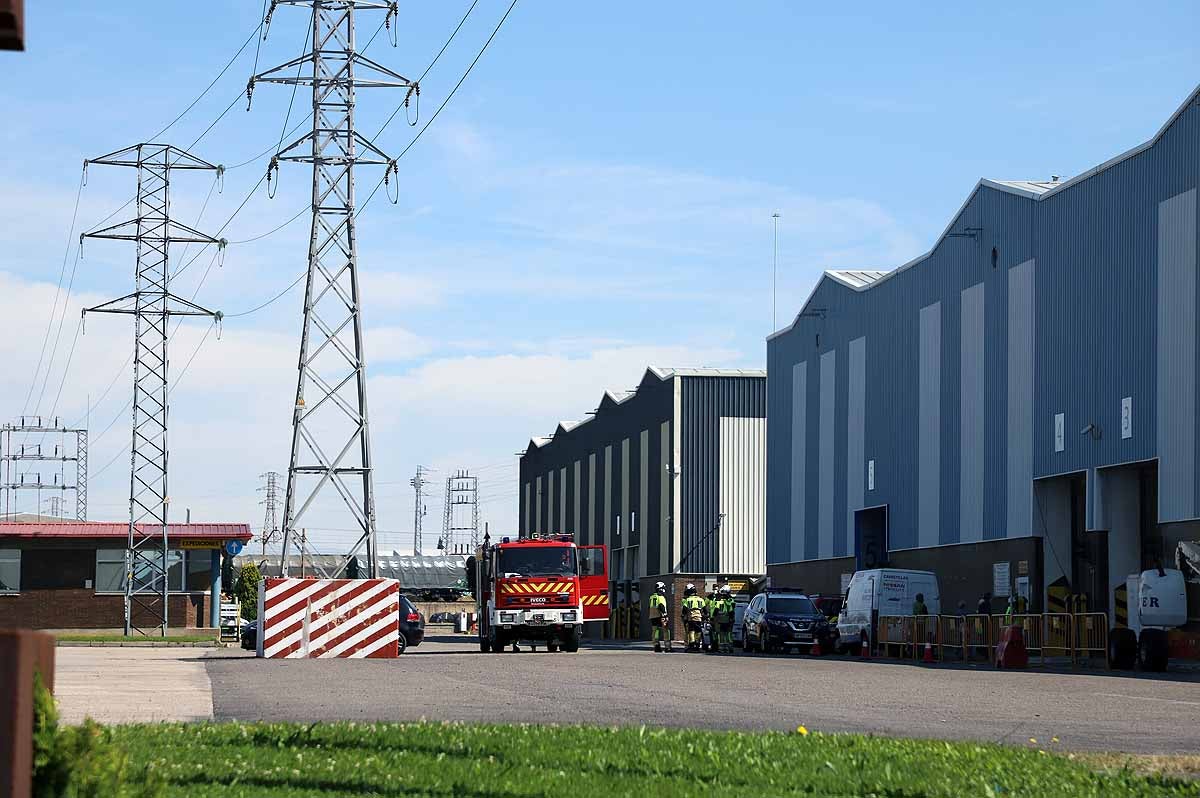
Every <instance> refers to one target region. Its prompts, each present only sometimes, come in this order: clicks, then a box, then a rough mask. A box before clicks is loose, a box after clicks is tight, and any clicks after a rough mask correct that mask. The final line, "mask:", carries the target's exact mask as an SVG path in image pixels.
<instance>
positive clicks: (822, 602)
mask: <svg viewBox="0 0 1200 798" xmlns="http://www.w3.org/2000/svg"><path fill="white" fill-rule="evenodd" d="M808 598H809V600H811V601H812V603H813V604H816V605H817V609H819V610H820V611H821V614H822V615H824V616H825V617H826V618H828V619H829V622H830V623H833V624H836V623H837V618H838V615H839V614H841V612H842V604H844V603H845V597H844V596H835V595H833V594H830V593H812V594H809V596H808Z"/></svg>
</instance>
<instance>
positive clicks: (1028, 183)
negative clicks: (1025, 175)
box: [987, 180, 1062, 196]
mask: <svg viewBox="0 0 1200 798" xmlns="http://www.w3.org/2000/svg"><path fill="white" fill-rule="evenodd" d="M987 182H988V183H989V184H991V185H994V186H997V187H1000V188H1012V189H1016V190H1017V191H1028V192H1029V193H1030V194H1037V195H1039V196H1040V195H1042V194H1045V193H1046V192H1047V191H1050V190H1051V189H1054V188H1058V187H1059V186H1061V185H1062V182H1061V181H1059V180H988V181H987Z"/></svg>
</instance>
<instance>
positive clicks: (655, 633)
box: [650, 582, 734, 654]
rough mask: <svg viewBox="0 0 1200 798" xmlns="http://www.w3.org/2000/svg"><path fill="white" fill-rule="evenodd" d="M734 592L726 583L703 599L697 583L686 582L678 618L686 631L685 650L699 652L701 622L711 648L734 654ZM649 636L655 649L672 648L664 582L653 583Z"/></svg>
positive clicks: (664, 649) (701, 642) (701, 640)
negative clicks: (706, 632)
mask: <svg viewBox="0 0 1200 798" xmlns="http://www.w3.org/2000/svg"><path fill="white" fill-rule="evenodd" d="M733 617H734V601H733V591H732V590H730V589H729V585H721V586H720V587H719V588H714V589H713V590H712V591H710V592H709V594H708V598H702V597H701V596H700V594H699V592H698V591H697V590H696V586H695V585H694V584H692V583H691V582H689V583H688V584H687V587H686V588H684V591H683V601H682V602H681V609H680V620H681V621H683V628H684V630H685V631H686V644H687V645H686V650H688V651H699V650H700V649H701V648H702V646H703V640H704V624H705V623H708V624H709V646H710V650H711V651H718V652H721V653H723V654H725V653H733ZM650 629H651V632H650V636H651V638H652V639H653V640H654V650H655V651H659V652H664V651H670V650H671V629H670V612H669V610H668V609H667V586H666V584H665V583H663V582H657V583H656V584H655V585H654V593H653V594H652V595H651V596H650Z"/></svg>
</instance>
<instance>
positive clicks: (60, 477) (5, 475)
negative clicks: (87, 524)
mask: <svg viewBox="0 0 1200 798" xmlns="http://www.w3.org/2000/svg"><path fill="white" fill-rule="evenodd" d="M13 433H20V434H21V436H22V437H21V443H20V444H14V443H13V439H12V436H13ZM31 435H32V436H34V438H35V442H32V443H31V442H28V440H27V439H28V438H29V436H31ZM47 435H58V436H59V443H57V444H55V445H54V448H53V449H50V448H43V447H44V446H46V444H45V437H46V436H47ZM70 436H74V438H75V450H74V451H73V452H72V451H71V450H70V447H69V446H68V445H67V438H68V437H70ZM47 462H50V463H58V464H59V473H58V474H57V475H56V476H55V477H54V479H53V480H51V481H50V482H43V478H42V473H41V469H40V468H39V469H38V473H37V474H35V475H34V478H33V479H31V480H26V477H27V476H29V475H30V474H29V471H30V468H31V467H33V466H35V464H41V463H47ZM21 463H25V464H26V466H25V470H24V471H22V472H21V473H17V470H18V465H19V464H21ZM68 463H74V465H75V482H74V484H72V483H71V482H69V481H68V480H67V473H68V472H67V471H66V465H67V464H68ZM87 481H88V433H87V430H86V429H83V428H82V427H81V428H68V427H65V426H63V425H61V424H59V422H58V419H57V418H55V419H43V418H42V417H41V416H22V417H21V419H20V421H18V422H17V423H15V424H5V425H4V426H2V427H0V520H8V519H10V518H12V517H13V516H14V515H16V512H17V511H16V508H15V504H16V498H17V494H18V493H19V492H21V491H36V492H37V496H38V501H37V502H36V505H37V506H36V507H35V508H34V512H37V513H40V512H41V494H42V491H48V492H58V494H59V496H58V498H59V499H60V501H59V502H58V512H57V513H54V512H52V513H51V515H58V516H61V515H62V502H61V498H62V496H63V494H65V493H66V492H67V491H74V493H75V519H76V520H77V521H86V520H87V515H88V511H87V497H88V490H87Z"/></svg>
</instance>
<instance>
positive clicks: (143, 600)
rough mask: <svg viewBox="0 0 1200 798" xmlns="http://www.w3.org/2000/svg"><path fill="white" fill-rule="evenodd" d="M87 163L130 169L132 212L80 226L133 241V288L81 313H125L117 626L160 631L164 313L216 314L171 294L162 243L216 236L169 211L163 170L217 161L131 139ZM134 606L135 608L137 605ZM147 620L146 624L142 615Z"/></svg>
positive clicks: (165, 558) (164, 553)
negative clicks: (125, 490)
mask: <svg viewBox="0 0 1200 798" xmlns="http://www.w3.org/2000/svg"><path fill="white" fill-rule="evenodd" d="M87 163H89V164H106V165H109V166H128V167H133V168H135V169H137V181H138V182H137V216H135V217H134V218H133V219H130V220H129V221H126V222H120V223H118V224H114V225H111V226H109V227H105V228H102V229H100V230H96V231H94V232H91V233H85V234H83V235H82V236H80V243H81V245H82V240H83V238H85V237H87V238H108V239H116V240H119V241H133V242H135V243H136V244H137V273H136V277H135V282H134V291H133V293H132V294H127V295H125V296H123V297H121V298H119V299H114V300H112V301H110V302H105V303H104V304H102V305H97V306H96V307H94V308H87V309H86V310H84V311H83V312H84V313H85V314H87V313H117V314H122V315H129V316H133V331H134V332H133V444H132V447H131V466H130V476H129V535H128V540H127V543H126V549H125V634H127V635H128V634H130V633H131V632H132V631H134V630H136V631H138V632H141V633H143V634H145V633H146V631H147V630H149V629H153V628H156V627H157V628H158V629H159V633H160V634H161V635H163V636H164V637H165V636H166V634H167V591H168V589H169V586H168V584H167V575H168V572H169V569H170V562H169V551H170V549H169V547H168V545H167V509H168V505H169V502H170V494H169V493H168V492H167V460H168V448H167V407H168V405H167V398H168V393H169V391H170V386H169V383H168V381H167V366H168V363H169V362H170V361H169V358H168V357H167V341H168V332H167V325H168V324H169V323H170V319H171V317H172V316H209V317H212V318H214V319H216V320H217V321H220V319H221V314H220V312H218V311H211V310H207V309H205V308H202V307H200V306H199V305H197V304H195V303H194V302H191V301H189V300H187V299H184V298H182V297H179V296H176V295H175V294H172V293H171V291H170V287H169V283H170V279H171V269H170V258H169V250H170V246H171V244H173V243H190V244H205V245H207V244H217V245H218V246H224V241H222V240H220V239H216V238H213V237H212V236H210V235H207V234H205V233H201V232H199V231H198V230H193V229H192V228H190V227H188V226H187V225H185V224H182V223H180V222H177V221H174V220H173V219H171V203H170V185H171V172H172V171H179V170H186V171H195V170H213V171H216V172H218V173H220V172H222V171H224V167H221V166H217V165H216V164H211V163H209V162H208V161H204V160H201V159H200V158H197V157H196V156H194V155H192V154H191V153H188V152H185V151H183V150H181V149H179V148H178V147H173V146H171V145H170V144H135V145H133V146H132V147H127V148H125V149H123V150H118V151H116V152H112V153H109V154H108V155H104V156H102V157H100V158H93V159H91V160H90V161H88V162H87ZM139 610H141V611H142V612H138V611H139ZM148 621H154V624H150V623H148Z"/></svg>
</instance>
